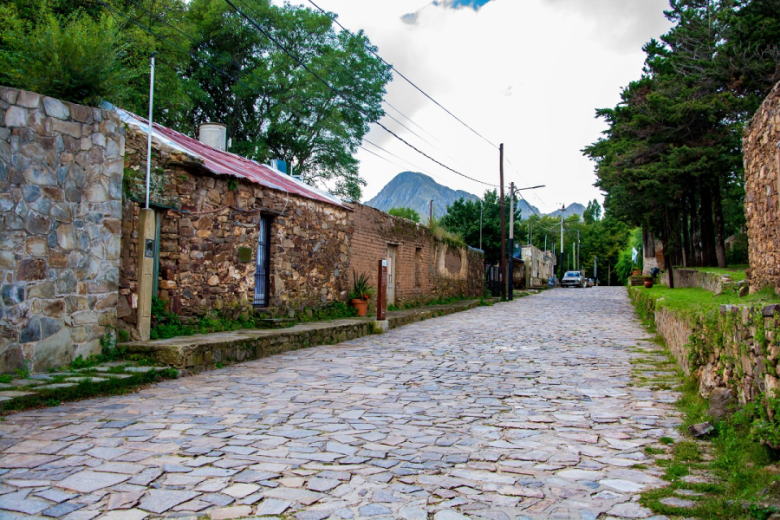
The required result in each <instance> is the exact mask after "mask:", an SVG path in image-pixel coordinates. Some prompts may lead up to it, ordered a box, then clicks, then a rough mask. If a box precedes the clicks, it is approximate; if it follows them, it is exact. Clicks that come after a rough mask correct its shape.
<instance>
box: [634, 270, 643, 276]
mask: <svg viewBox="0 0 780 520" xmlns="http://www.w3.org/2000/svg"><path fill="white" fill-rule="evenodd" d="M632 274H633V275H634V276H641V275H642V271H640V270H639V269H634V272H633V273H632Z"/></svg>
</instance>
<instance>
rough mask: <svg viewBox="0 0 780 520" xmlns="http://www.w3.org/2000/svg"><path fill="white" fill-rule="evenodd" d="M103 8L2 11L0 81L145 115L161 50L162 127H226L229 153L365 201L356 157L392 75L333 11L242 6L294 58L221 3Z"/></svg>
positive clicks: (80, 2)
mask: <svg viewBox="0 0 780 520" xmlns="http://www.w3.org/2000/svg"><path fill="white" fill-rule="evenodd" d="M106 3H108V4H109V6H110V7H109V8H105V7H103V6H102V5H101V4H100V3H98V2H96V1H95V0H74V1H65V0H31V1H29V2H23V1H21V0H9V1H8V2H6V3H4V4H2V5H0V29H1V31H0V61H2V63H0V65H2V66H0V81H1V82H2V83H4V84H7V85H11V86H16V87H20V88H26V89H32V90H38V91H40V92H42V93H44V94H48V95H54V96H58V97H61V98H63V99H66V100H70V101H76V102H81V103H90V104H93V103H97V102H98V101H100V100H107V101H110V102H113V103H115V104H117V105H120V106H122V107H124V108H127V109H129V110H131V111H134V112H136V113H140V114H146V110H147V108H146V107H147V106H148V96H149V94H148V92H149V87H148V70H149V57H150V55H151V53H152V52H156V53H157V65H158V67H157V69H156V73H155V76H156V81H155V111H154V117H155V120H156V121H158V122H161V123H163V124H165V125H168V126H171V127H173V128H175V129H177V130H180V131H182V132H185V133H187V134H190V135H194V134H196V133H197V128H198V126H199V125H200V124H201V123H205V122H223V123H225V124H226V125H227V126H228V137H229V138H230V140H231V143H232V147H231V150H232V151H234V152H236V153H239V154H241V155H245V156H249V157H252V158H254V159H256V160H259V161H263V162H264V161H267V160H269V159H282V160H285V161H286V162H287V163H288V164H290V165H291V167H292V170H293V172H294V173H295V174H298V175H301V176H302V177H303V178H304V180H306V181H307V182H310V183H312V184H316V185H320V186H321V187H323V188H326V189H329V190H330V191H331V192H333V193H336V194H339V195H344V196H347V197H350V198H352V199H359V198H360V194H361V187H362V186H363V185H365V181H364V180H363V179H361V178H360V177H359V175H358V162H357V160H356V159H355V158H354V154H355V152H356V151H357V147H358V146H359V145H360V142H361V141H362V138H363V136H364V135H365V133H366V132H367V131H368V124H369V123H371V122H374V121H377V120H378V119H379V118H380V117H381V116H382V115H383V111H382V108H381V101H382V97H383V95H384V94H385V85H386V84H387V82H388V81H390V78H391V74H390V70H389V67H388V66H386V65H385V64H384V63H382V61H381V60H380V59H378V58H377V57H376V56H374V55H373V54H372V53H371V52H369V51H368V50H366V47H368V48H369V49H372V48H373V47H372V46H371V44H370V42H369V41H368V39H367V38H366V37H365V35H363V34H362V33H360V34H358V35H357V36H356V37H354V38H353V37H352V36H351V35H349V34H348V33H345V32H339V33H337V32H336V31H334V29H333V27H332V22H331V19H330V18H329V17H328V16H327V15H324V14H322V13H319V12H314V11H312V10H309V9H305V8H303V7H297V6H292V5H289V4H285V5H284V6H275V5H273V4H272V3H271V2H270V0H241V1H240V2H238V5H239V6H240V8H241V10H242V11H244V12H245V13H246V14H247V15H248V16H249V17H251V18H252V19H253V20H254V21H256V23H257V24H259V25H260V26H261V27H263V28H264V29H265V30H266V31H267V32H269V33H270V34H271V36H272V37H273V38H274V39H275V40H277V41H279V42H281V44H282V45H283V46H284V47H285V49H286V50H287V51H289V54H288V53H287V52H284V51H282V50H280V49H279V48H278V47H277V46H276V45H275V44H274V43H273V42H272V41H271V40H270V39H269V38H268V37H266V36H265V35H264V34H263V33H262V32H261V31H259V30H258V29H257V27H255V26H254V25H253V24H252V23H250V22H249V21H248V20H246V19H245V18H244V17H242V16H241V15H239V14H238V13H237V12H235V11H234V10H233V9H232V8H231V7H230V6H229V5H228V4H227V3H226V2H224V1H221V0H191V1H185V0H106ZM96 34H97V35H102V39H101V38H95V35H96ZM62 35H64V36H62ZM90 57H91V58H90ZM52 58H55V59H54V60H53V61H54V62H55V63H57V64H58V65H62V66H60V67H59V69H57V68H56V67H52V66H51V63H52ZM299 61H300V62H303V63H305V64H306V66H307V67H308V68H309V69H311V70H313V71H314V72H315V73H316V74H317V75H318V76H320V77H321V78H323V79H324V80H325V81H326V82H327V83H328V85H330V86H331V87H333V89H331V88H329V87H328V86H327V85H325V84H323V83H322V82H321V81H320V80H319V79H317V78H316V77H314V76H313V75H312V74H310V73H309V72H308V71H306V70H305V68H304V67H302V66H301V65H300V64H299V63H298V62H299ZM63 85H64V87H63ZM340 94H343V95H340Z"/></svg>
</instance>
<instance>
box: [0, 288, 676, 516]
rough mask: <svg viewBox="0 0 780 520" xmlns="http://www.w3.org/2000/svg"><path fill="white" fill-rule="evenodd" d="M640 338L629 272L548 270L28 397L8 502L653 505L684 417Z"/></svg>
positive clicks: (230, 506)
mask: <svg viewBox="0 0 780 520" xmlns="http://www.w3.org/2000/svg"><path fill="white" fill-rule="evenodd" d="M648 338H649V336H648V334H647V333H646V332H645V331H644V329H642V327H641V326H640V324H639V322H638V321H637V320H636V318H635V317H634V315H633V310H632V307H631V305H630V302H629V300H628V297H627V295H626V290H625V288H622V287H621V288H607V287H602V288H592V289H566V290H563V289H556V290H553V291H547V292H544V293H541V294H539V295H535V296H531V297H527V298H523V299H520V300H517V301H514V302H511V303H504V304H498V305H496V306H494V307H480V308H477V309H474V310H471V311H467V312H461V313H458V314H454V315H451V316H447V317H443V318H438V319H434V320H427V321H424V322H421V323H417V324H414V325H409V326H406V327H401V328H398V329H394V330H392V331H390V332H389V333H387V334H384V335H374V336H369V337H365V338H362V339H358V340H354V341H349V342H346V343H342V344H338V345H333V346H323V347H315V348H310V349H305V350H300V351H295V352H290V353H287V354H284V355H279V356H275V357H271V358H266V359H261V360H257V361H252V362H248V363H244V364H240V365H234V366H230V367H227V368H224V369H221V370H214V371H210V372H206V373H203V374H201V375H198V376H195V377H188V378H182V379H179V380H174V381H168V382H164V383H161V384H157V385H154V386H151V387H149V388H146V389H144V390H142V391H141V392H139V393H136V394H131V395H127V396H118V397H111V398H104V399H91V400H86V401H81V402H76V403H69V404H65V405H62V406H59V407H56V408H50V409H43V410H33V411H28V412H24V413H19V414H16V415H12V416H9V417H7V418H6V419H5V421H4V422H1V423H0V450H1V452H2V456H1V457H0V468H3V469H0V518H1V519H3V520H8V519H13V520H16V519H17V518H18V519H22V518H24V519H29V518H51V517H54V518H66V519H68V520H90V519H92V518H107V519H110V520H142V519H143V518H153V517H159V516H166V517H177V516H178V517H180V516H205V515H211V518H212V519H226V518H237V517H244V516H260V517H264V516H267V517H278V518H299V519H302V520H307V519H308V520H319V519H325V518H331V519H339V518H341V519H351V518H372V519H401V518H404V519H410V520H418V519H419V520H424V519H428V518H435V519H436V520H456V519H462V518H475V519H477V518H486V519H493V520H506V519H511V520H515V519H542V518H560V519H576V520H595V519H596V518H612V517H614V518H650V517H652V514H651V513H650V512H649V511H648V510H646V509H644V508H642V507H641V506H640V505H639V503H638V501H637V500H638V494H637V493H638V492H640V491H642V490H644V489H647V488H649V487H654V486H659V485H662V481H661V480H660V478H659V475H660V474H661V472H660V470H658V469H654V467H653V465H652V464H650V463H649V462H648V461H647V460H646V457H645V454H644V448H645V446H647V445H655V444H656V443H657V442H658V439H659V438H660V437H662V436H669V437H673V438H676V437H677V433H676V431H675V426H676V425H677V423H678V418H677V413H676V411H675V410H674V407H673V405H672V403H673V402H674V400H675V398H676V396H675V395H674V394H673V393H672V392H670V391H652V390H651V389H650V388H646V387H641V386H632V385H631V381H632V379H631V369H632V364H631V360H632V358H638V357H641V356H643V355H646V354H641V353H638V352H637V349H636V347H637V346H639V347H640V348H641V349H643V350H648V351H649V350H652V349H653V345H652V344H651V343H649V342H648V341H647V339H648ZM643 463H647V464H648V466H649V469H644V466H641V465H642V464H643ZM636 465H640V468H641V469H636V468H633V466H636ZM99 515H100V516H99Z"/></svg>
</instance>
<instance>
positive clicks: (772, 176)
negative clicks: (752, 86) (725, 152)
mask: <svg viewBox="0 0 780 520" xmlns="http://www.w3.org/2000/svg"><path fill="white" fill-rule="evenodd" d="M742 148H743V151H744V163H745V219H746V221H747V235H748V254H749V257H750V270H749V271H748V282H749V283H750V290H751V291H758V290H760V289H762V288H764V287H767V286H769V287H774V288H775V292H780V198H779V197H778V191H780V83H778V84H777V85H775V88H774V89H772V92H770V94H769V96H767V98H766V99H765V100H764V103H763V104H762V105H761V107H760V108H759V109H758V111H757V112H756V113H755V115H754V116H753V119H751V121H750V123H749V124H748V125H747V126H746V127H745V131H744V134H743V138H742Z"/></svg>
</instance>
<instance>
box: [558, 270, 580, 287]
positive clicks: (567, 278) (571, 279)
mask: <svg viewBox="0 0 780 520" xmlns="http://www.w3.org/2000/svg"><path fill="white" fill-rule="evenodd" d="M561 287H585V277H584V276H582V273H581V272H579V271H566V273H564V275H563V279H562V280H561Z"/></svg>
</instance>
